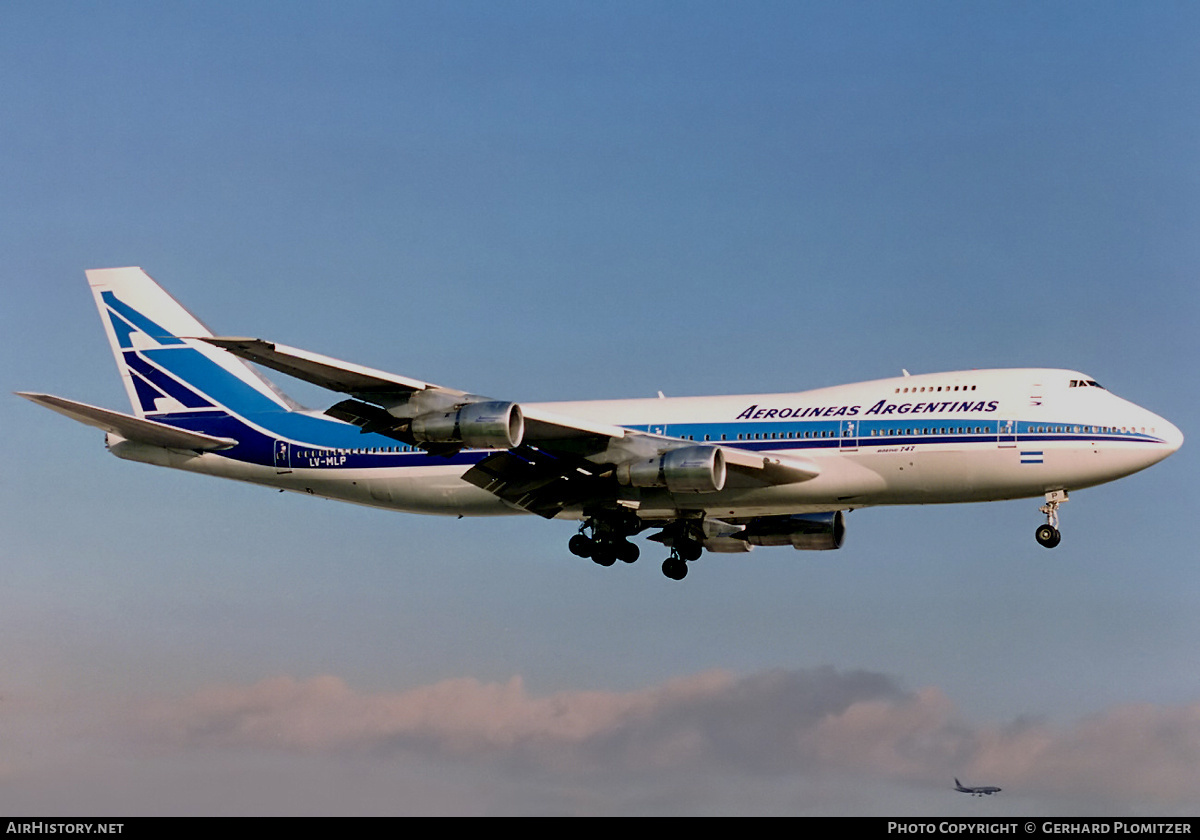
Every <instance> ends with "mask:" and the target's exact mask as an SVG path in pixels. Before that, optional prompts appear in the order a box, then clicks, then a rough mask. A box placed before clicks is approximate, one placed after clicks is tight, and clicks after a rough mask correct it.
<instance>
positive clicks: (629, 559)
mask: <svg viewBox="0 0 1200 840" xmlns="http://www.w3.org/2000/svg"><path fill="white" fill-rule="evenodd" d="M641 556H642V550H641V549H640V548H638V547H637V546H636V545H635V544H634V543H631V542H630V541H629V540H621V542H619V543H617V559H618V560H620V561H621V562H622V563H633V562H634V561H636V560H637V559H638V558H639V557H641Z"/></svg>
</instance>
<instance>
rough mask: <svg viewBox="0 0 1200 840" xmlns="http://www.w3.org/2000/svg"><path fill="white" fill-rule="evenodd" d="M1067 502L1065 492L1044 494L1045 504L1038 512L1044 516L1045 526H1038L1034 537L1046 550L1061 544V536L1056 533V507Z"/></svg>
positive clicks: (1054, 491) (1058, 491)
mask: <svg viewBox="0 0 1200 840" xmlns="http://www.w3.org/2000/svg"><path fill="white" fill-rule="evenodd" d="M1065 501H1067V491H1066V490H1052V491H1050V492H1049V493H1047V494H1046V504H1044V505H1042V506H1041V507H1040V508H1038V510H1040V511H1041V512H1042V513H1044V514H1046V524H1045V525H1039V526H1038V529H1037V531H1035V532H1034V537H1035V538H1036V539H1037V541H1038V543H1039V544H1041V545H1043V546H1045V547H1046V548H1054V546H1056V545H1058V544H1059V543H1060V542H1062V534H1060V533H1059V531H1058V506H1059V505H1061V504H1062V503H1063V502H1065Z"/></svg>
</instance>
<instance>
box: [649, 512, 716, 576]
mask: <svg viewBox="0 0 1200 840" xmlns="http://www.w3.org/2000/svg"><path fill="white" fill-rule="evenodd" d="M661 536H662V537H663V542H667V543H669V544H670V546H671V556H670V557H668V558H667V559H666V560H664V561H663V564H662V573H663V574H664V575H666V576H667V577H669V578H670V579H671V580H683V579H684V578H685V577H687V573H688V567H687V564H688V563H691V562H692V561H694V560H699V559H700V555H701V554H703V553H704V543H703V542H702V539H703V534H702V533H697V529H696V528H695V527H694V526H693V525H692V524H691V523H689V522H688V521H687V520H677V521H676V522H674V523H672V525H671V526H670V527H668V528H664V529H663V533H662V535H661ZM654 539H658V537H655V538H654Z"/></svg>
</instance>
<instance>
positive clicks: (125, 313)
mask: <svg viewBox="0 0 1200 840" xmlns="http://www.w3.org/2000/svg"><path fill="white" fill-rule="evenodd" d="M100 297H101V299H103V301H104V302H105V303H106V304H108V305H109V307H110V308H111V309H112V310H113V311H114V312H118V313H120V315H121V317H122V318H124V319H125V320H126V321H128V322H129V323H131V324H133V325H134V326H135V327H137V328H138V329H139V330H141V331H142V332H144V333H145V334H146V335H148V336H150V337H151V338H153V339H155V340H156V341H157V342H158V343H159V344H183V342H182V341H181V340H179V339H178V338H176V337H175V336H173V335H171V333H169V332H167V331H166V330H164V329H163V328H162V327H160V326H159V325H158V324H156V323H154V322H153V321H151V320H150V319H149V318H147V317H146V316H145V315H143V314H142V313H141V312H138V311H137V310H136V309H134V308H133V307H131V306H129V305H128V304H125V303H122V302H121V301H120V300H119V299H118V298H117V296H116V295H114V294H113V293H112V292H101V293H100ZM122 346H124V345H122Z"/></svg>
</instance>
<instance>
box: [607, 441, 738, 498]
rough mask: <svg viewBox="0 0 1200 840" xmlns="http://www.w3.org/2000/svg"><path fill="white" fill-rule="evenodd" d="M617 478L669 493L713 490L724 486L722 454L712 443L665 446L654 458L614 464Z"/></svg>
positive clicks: (707, 491)
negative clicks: (670, 447)
mask: <svg viewBox="0 0 1200 840" xmlns="http://www.w3.org/2000/svg"><path fill="white" fill-rule="evenodd" d="M617 481H618V482H619V483H621V484H626V485H630V486H633V487H665V488H667V489H668V490H670V491H671V492H672V493H716V492H717V491H718V490H720V489H722V488H723V487H724V486H725V456H724V455H723V454H722V453H721V450H720V449H717V448H716V447H714V446H684V447H681V448H679V449H668V450H667V451H666V452H663V453H662V454H660V455H658V456H656V457H654V458H648V459H646V460H644V461H634V462H632V463H628V464H619V465H617Z"/></svg>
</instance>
